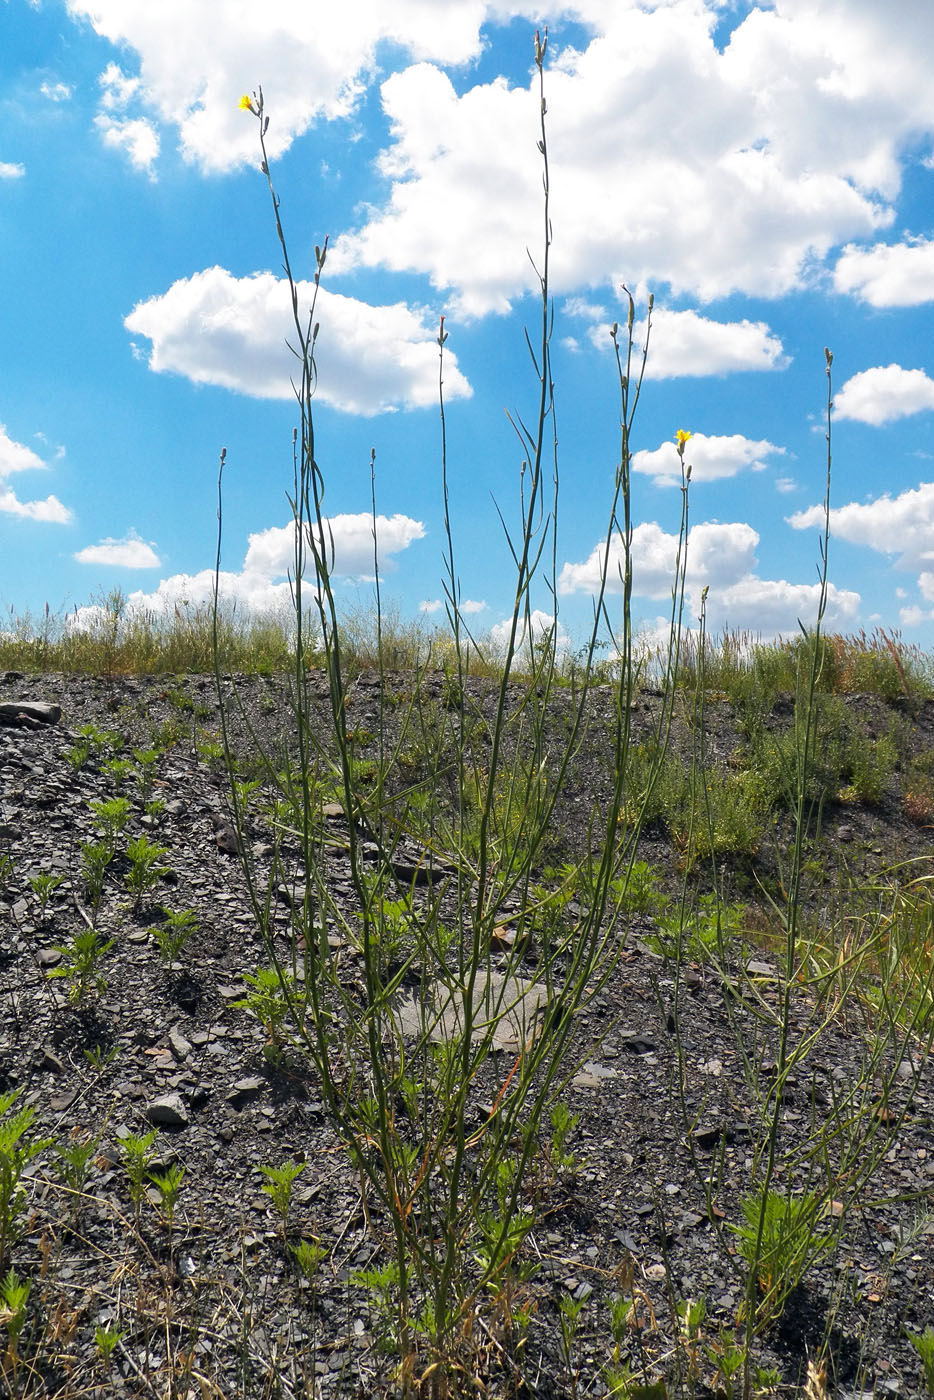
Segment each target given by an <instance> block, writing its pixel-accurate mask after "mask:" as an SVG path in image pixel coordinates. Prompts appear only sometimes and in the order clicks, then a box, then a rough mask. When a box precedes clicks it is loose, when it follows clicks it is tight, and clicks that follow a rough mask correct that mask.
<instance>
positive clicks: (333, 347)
mask: <svg viewBox="0 0 934 1400" xmlns="http://www.w3.org/2000/svg"><path fill="white" fill-rule="evenodd" d="M298 292H299V299H300V303H301V305H302V306H303V307H307V306H308V305H310V302H311V297H312V294H313V292H314V285H313V284H312V283H308V282H303V283H300V284H299V287H298ZM426 314H427V313H426ZM315 318H316V320H317V321H318V322H319V323H320V327H321V330H320V333H319V335H318V342H317V355H318V384H317V391H316V392H317V398H318V399H319V401H320V402H322V403H328V404H330V405H332V407H334V408H339V409H343V410H345V411H346V412H349V413H359V414H363V415H365V416H369V415H372V414H376V413H381V412H388V411H391V410H393V409H396V408H421V407H424V406H425V405H428V404H432V405H433V404H436V403H437V396H438V345H437V333H438V328H437V326H436V325H431V326H429V325H428V324H427V323H426V320H425V316H424V315H423V314H422V313H418V312H415V311H412V310H410V309H409V307H407V306H405V305H404V304H403V303H401V302H398V303H396V304H395V305H392V306H371V305H369V304H368V303H366V302H363V301H358V300H356V299H355V298H353V297H347V296H342V295H340V294H339V293H337V292H331V291H328V290H327V289H326V288H324V287H322V288H321V289H320V290H319V292H318V300H317V303H316V307H315ZM124 324H125V325H126V327H127V329H128V330H129V331H131V332H132V333H133V334H135V335H143V336H146V337H147V338H148V339H149V340H151V341H152V351H151V354H150V357H149V364H150V368H151V369H154V370H156V371H159V372H166V371H172V372H174V373H176V374H184V375H186V376H187V377H188V378H189V379H192V380H194V381H195V382H196V383H200V384H219V385H222V386H223V387H225V388H227V389H234V390H237V391H238V392H240V393H243V394H251V395H253V396H254V397H256V398H282V399H291V398H292V397H293V391H292V388H291V383H290V380H291V378H292V376H293V375H294V373H295V357H294V356H293V355H292V353H291V351H290V350H289V349H288V347H287V345H286V343H285V342H286V337H287V336H289V337H290V339H293V340H294V328H293V323H292V311H291V304H290V301H289V290H288V283H287V282H286V281H285V280H284V279H283V278H281V277H275V276H274V275H273V274H272V273H271V272H263V273H258V274H256V275H255V276H253V277H234V276H233V275H232V274H231V273H229V272H227V271H226V270H225V269H224V268H222V267H212V268H207V269H206V270H205V271H204V272H197V273H195V274H194V276H192V277H187V278H183V279H181V280H180V281H178V282H174V283H173V284H172V286H171V287H170V288H169V290H168V291H167V292H165V293H164V294H163V295H162V296H157V297H152V298H150V300H148V301H144V302H141V303H140V304H139V305H137V306H136V307H135V308H134V310H133V311H132V312H131V314H130V315H129V316H127V318H126V321H125V322H124ZM444 384H445V394H446V396H447V397H448V398H449V399H455V398H466V397H469V396H470V394H471V392H472V391H471V388H470V385H469V384H468V383H467V380H466V379H465V378H464V376H463V374H462V373H461V372H460V370H459V369H458V368H457V357H456V356H455V355H454V354H451V353H448V354H447V355H446V357H445V374H444Z"/></svg>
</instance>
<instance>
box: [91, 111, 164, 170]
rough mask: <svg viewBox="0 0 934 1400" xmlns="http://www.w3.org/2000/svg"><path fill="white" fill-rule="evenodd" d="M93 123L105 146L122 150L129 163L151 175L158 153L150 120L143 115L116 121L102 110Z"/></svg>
mask: <svg viewBox="0 0 934 1400" xmlns="http://www.w3.org/2000/svg"><path fill="white" fill-rule="evenodd" d="M94 125H95V126H96V127H97V129H98V131H99V132H100V134H101V139H102V140H103V142H104V145H105V146H110V147H111V149H112V150H116V151H124V152H125V153H126V155H127V156H129V158H130V164H131V165H133V166H135V168H136V169H137V170H143V171H145V172H146V173H147V174H148V175H152V173H153V166H154V165H155V162H156V157H157V156H158V154H159V134H158V132H157V131H156V130H155V128H154V127H153V125H152V123H151V122H148V121H146V120H145V119H144V118H143V117H136V118H134V119H133V120H130V119H127V120H121V121H117V120H115V119H114V118H113V117H109V116H107V114H106V113H103V112H102V113H101V114H100V115H99V116H97V117H95V118H94Z"/></svg>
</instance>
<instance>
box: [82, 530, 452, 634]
mask: <svg viewBox="0 0 934 1400" xmlns="http://www.w3.org/2000/svg"><path fill="white" fill-rule="evenodd" d="M327 526H330V531H329V536H328V538H327V543H328V546H330V539H332V538H333V543H334V566H333V575H334V577H335V578H337V579H340V578H357V579H366V578H368V577H369V576H370V575H372V572H373V535H372V528H373V522H372V520H371V518H370V516H369V515H367V514H364V513H361V514H359V515H334V516H332V517H331V518H330V520H329V521H328V522H327V523H326V528H327ZM376 533H377V540H378V542H379V561H380V569H381V570H384V571H386V572H389V573H391V572H392V571H393V569H394V568H395V567H396V561H395V559H394V558H393V556H394V555H396V554H399V553H401V551H402V550H404V549H407V548H408V546H409V545H410V544H411V543H412V542H413V541H414V540H419V539H421V538H422V537H423V535H424V533H425V530H424V527H423V525H422V524H421V522H420V521H418V520H411V519H409V517H408V516H405V515H393V516H388V517H387V516H382V515H381V516H377V519H376ZM294 537H295V536H294V526H293V525H292V524H288V525H284V526H281V527H280V526H271V527H270V528H269V529H267V530H260V531H257V533H256V534H252V535H250V537H249V540H248V545H247V552H246V556H245V558H244V561H243V565H242V567H241V568H240V569H239V570H236V571H234V570H229V569H228V570H222V571H221V575H220V587H219V595H220V598H221V601H222V602H223V603H224V604H225V606H227V607H235V608H236V609H238V610H239V612H240V613H244V612H246V613H250V614H254V615H258V616H267V615H274V616H277V617H280V618H287V616H288V615H289V614H291V612H292V588H291V585H290V583H289V578H288V575H289V573H290V572H291V570H292V566H293V562H294V554H293V547H294ZM92 562H93V561H92ZM98 562H104V563H107V562H113V561H108V560H106V559H105V560H103V561H98ZM308 572H310V573H313V570H312V568H311V566H310V565H309V568H308ZM306 586H309V587H310V586H311V585H306ZM306 598H307V601H309V602H310V601H311V599H310V596H309V595H306ZM213 599H214V570H213V569H201V570H199V572H198V573H196V574H172V575H171V576H170V577H168V578H164V579H162V580H161V581H160V583H159V584H158V586H157V587H156V588H154V589H153V590H152V591H151V592H148V593H147V592H144V591H143V590H142V589H138V590H136V591H135V592H133V593H131V594H130V595H129V598H128V602H127V612H128V614H129V615H131V616H132V615H133V613H155V614H156V615H157V616H161V615H162V614H164V613H167V612H171V611H172V610H173V609H174V608H178V609H179V610H180V611H181V612H185V611H186V610H188V609H199V608H204V607H209V606H210V605H211V603H212V602H213ZM97 617H98V610H97V609H96V608H95V607H94V606H91V607H87V608H79V609H78V610H77V613H76V614H75V622H74V625H75V626H77V627H79V628H80V627H93V626H94V625H95V624H96V620H97Z"/></svg>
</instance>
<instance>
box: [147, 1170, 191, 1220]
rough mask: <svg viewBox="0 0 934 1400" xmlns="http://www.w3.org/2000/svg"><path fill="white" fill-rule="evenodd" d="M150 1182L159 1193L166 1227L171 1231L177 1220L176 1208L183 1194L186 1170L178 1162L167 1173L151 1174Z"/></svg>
mask: <svg viewBox="0 0 934 1400" xmlns="http://www.w3.org/2000/svg"><path fill="white" fill-rule="evenodd" d="M149 1180H150V1181H151V1182H152V1184H153V1186H155V1188H156V1190H157V1191H158V1192H159V1204H160V1206H161V1207H162V1214H163V1216H164V1218H165V1223H166V1225H167V1226H168V1228H169V1230H171V1229H172V1224H173V1222H174V1220H175V1207H176V1206H177V1205H178V1198H179V1196H180V1195H181V1193H182V1182H183V1181H184V1180H185V1168H184V1167H180V1166H179V1165H178V1163H177V1162H173V1163H172V1165H171V1166H170V1167H169V1169H168V1171H166V1172H150V1173H149Z"/></svg>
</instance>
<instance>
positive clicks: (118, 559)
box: [75, 530, 161, 569]
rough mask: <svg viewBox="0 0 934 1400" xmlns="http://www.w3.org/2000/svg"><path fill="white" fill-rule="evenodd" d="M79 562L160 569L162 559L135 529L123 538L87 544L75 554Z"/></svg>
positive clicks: (121, 567) (128, 567) (116, 566)
mask: <svg viewBox="0 0 934 1400" xmlns="http://www.w3.org/2000/svg"><path fill="white" fill-rule="evenodd" d="M75 559H76V560H77V562H78V563H79V564H105V565H109V566H112V567H114V568H120V569H158V567H159V565H160V563H161V560H160V558H159V556H158V554H157V553H156V551H155V549H154V547H153V546H152V544H147V543H146V541H145V540H142V539H140V537H139V535H138V534H137V533H136V531H135V530H130V532H129V534H127V535H126V536H125V538H124V539H122V540H114V539H105V540H101V541H100V543H99V544H89V545H86V546H85V548H84V549H79V550H78V552H77V554H76V555H75Z"/></svg>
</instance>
